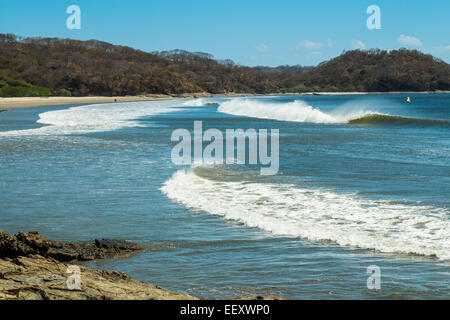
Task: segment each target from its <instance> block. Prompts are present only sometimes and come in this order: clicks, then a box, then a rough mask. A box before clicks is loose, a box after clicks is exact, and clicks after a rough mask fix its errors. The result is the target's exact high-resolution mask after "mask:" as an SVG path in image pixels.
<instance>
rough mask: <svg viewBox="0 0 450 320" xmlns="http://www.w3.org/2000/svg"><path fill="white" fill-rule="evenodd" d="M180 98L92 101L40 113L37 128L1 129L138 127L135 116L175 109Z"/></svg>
mask: <svg viewBox="0 0 450 320" xmlns="http://www.w3.org/2000/svg"><path fill="white" fill-rule="evenodd" d="M181 103H182V102H180V101H140V102H123V103H103V104H90V105H84V106H78V107H72V108H68V109H62V110H55V111H48V112H44V113H41V114H39V120H38V121H37V122H38V123H40V124H44V125H45V126H43V127H40V128H36V129H27V130H13V131H5V132H0V135H3V136H5V135H67V134H83V133H91V132H103V131H114V130H119V129H122V128H126V127H139V126H142V124H141V123H140V122H139V121H136V120H135V119H137V118H140V117H144V116H149V115H155V114H160V113H166V112H170V111H176V110H177V109H176V106H179V105H180V104H181Z"/></svg>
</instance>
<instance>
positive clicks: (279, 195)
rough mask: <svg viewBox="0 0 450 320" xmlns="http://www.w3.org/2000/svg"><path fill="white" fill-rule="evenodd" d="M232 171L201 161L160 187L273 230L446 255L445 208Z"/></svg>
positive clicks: (449, 235)
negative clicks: (255, 178)
mask: <svg viewBox="0 0 450 320" xmlns="http://www.w3.org/2000/svg"><path fill="white" fill-rule="evenodd" d="M206 167H208V169H207V170H205V168H206ZM216 171H217V172H219V173H216ZM237 176H241V177H244V179H246V178H245V176H244V175H242V174H241V173H239V174H234V175H233V174H229V173H228V174H227V173H226V170H224V169H223V166H220V165H209V166H205V165H202V166H198V167H193V168H192V169H190V170H188V171H185V170H180V171H177V172H176V173H175V174H174V175H173V176H172V177H171V178H170V179H169V180H167V181H166V182H165V183H164V185H163V187H162V188H161V190H162V192H163V193H165V194H166V195H167V196H168V197H169V198H170V199H172V200H174V201H176V202H179V203H182V204H183V205H185V206H186V207H187V208H189V209H191V210H201V211H206V212H208V213H210V214H214V215H218V216H221V217H223V218H225V219H227V220H234V221H239V222H242V223H244V224H246V225H247V226H249V227H257V228H260V229H262V230H265V231H267V232H271V233H272V234H275V235H280V236H290V237H299V238H303V239H308V240H311V241H332V242H335V243H337V244H339V245H342V246H352V247H358V248H363V249H374V250H378V251H380V252H386V253H408V254H417V255H425V256H435V257H437V258H438V259H440V260H450V222H449V220H448V215H449V210H448V209H445V208H433V207H427V206H413V205H406V204H394V203H390V202H388V201H375V200H370V199H365V198H362V197H359V196H357V195H354V194H339V193H335V192H331V191H326V190H320V189H309V188H302V187H298V186H296V185H291V184H277V183H261V182H258V181H256V182H255V181H252V179H249V180H246V181H243V180H239V179H237ZM250 176H251V174H250Z"/></svg>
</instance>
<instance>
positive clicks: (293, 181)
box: [0, 94, 450, 299]
mask: <svg viewBox="0 0 450 320" xmlns="http://www.w3.org/2000/svg"><path fill="white" fill-rule="evenodd" d="M404 98H405V96H404V95H365V96H308V97H306V96H304V97H248V98H232V99H229V98H210V99H194V100H174V101H154V102H130V103H115V104H95V105H83V106H80V105H71V106H63V107H39V108H32V109H22V110H11V111H7V112H2V113H0V152H1V157H0V168H1V171H0V176H1V182H0V228H2V229H3V230H5V231H7V232H11V233H15V232H17V231H19V230H25V231H30V230H38V231H39V232H40V233H41V234H43V235H44V236H46V237H49V238H52V239H59V240H89V239H92V238H96V237H108V238H122V239H130V240H134V241H137V242H139V243H141V244H143V245H144V247H145V250H144V252H142V253H138V254H136V255H134V256H132V257H130V258H126V259H118V260H105V261H95V262H89V263H87V265H88V266H91V267H96V268H103V269H115V270H120V271H123V272H126V273H129V274H130V275H131V276H133V277H134V278H137V279H141V280H146V281H151V282H153V283H156V284H159V285H161V286H163V287H166V288H168V289H171V290H176V291H182V292H187V293H190V294H194V295H197V296H199V297H203V298H230V297H236V296H241V295H253V294H275V295H280V296H282V297H284V298H286V299H294V298H297V299H304V298H312V299H318V298H326V299H340V298H345V299H347V298H356V299H360V298H361V299H366V298H368V299H384V298H419V299H421V298H437V299H448V298H449V297H450V295H449V290H448V289H449V282H450V281H449V275H450V268H449V267H450V263H449V262H450V221H449V216H450V200H449V199H450V197H449V190H450V178H449V176H450V161H449V153H450V130H449V123H450V95H446V94H440V95H411V100H412V103H411V104H407V103H405V102H404ZM367 115H376V116H372V117H371V118H370V117H369V118H364V117H366V116H367ZM391 116H392V117H391ZM393 116H400V117H401V118H398V117H393ZM355 119H366V120H365V121H359V124H349V123H348V122H349V121H350V122H351V121H352V120H355ZM399 119H400V120H399ZM194 120H202V121H203V127H204V128H203V130H206V129H208V128H217V129H219V130H220V131H221V132H225V130H226V129H228V128H232V129H236V128H243V129H248V128H254V129H279V131H280V170H279V172H278V174H277V175H275V176H261V175H259V170H258V167H257V166H248V165H217V164H216V165H199V166H195V167H190V166H177V165H174V164H173V163H172V162H171V158H170V154H171V150H172V147H173V146H174V145H175V143H173V142H171V141H170V137H171V134H172V132H173V130H175V129H177V128H186V129H188V130H189V131H191V132H192V130H193V121H194ZM428 120H439V121H428ZM370 265H377V266H379V267H380V268H381V290H378V291H377V290H369V289H368V288H367V286H366V280H367V277H368V276H369V275H368V274H367V273H366V268H367V267H368V266H370Z"/></svg>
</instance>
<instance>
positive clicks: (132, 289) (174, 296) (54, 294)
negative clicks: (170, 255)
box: [0, 255, 195, 300]
mask: <svg viewBox="0 0 450 320" xmlns="http://www.w3.org/2000/svg"><path fill="white" fill-rule="evenodd" d="M78 267H79V268H80V269H79V271H80V272H79V279H80V282H79V288H73V286H72V287H71V286H70V285H69V284H68V281H70V279H69V278H70V277H71V276H73V269H72V272H68V271H71V269H69V265H68V264H66V263H62V262H59V261H57V260H55V259H53V258H45V257H42V256H40V255H29V256H26V257H24V256H19V257H17V258H3V259H0V299H2V300H5V299H8V300H11V299H14V300H16V299H20V300H22V299H23V300H130V299H132V300H178V299H187V300H192V299H195V298H194V297H192V296H190V295H187V294H182V293H174V292H170V291H168V290H164V289H162V288H160V287H158V286H155V285H152V284H150V283H146V282H142V281H138V280H134V279H132V278H130V277H129V276H128V275H126V274H125V273H122V272H118V271H99V270H92V269H89V268H85V267H83V266H78Z"/></svg>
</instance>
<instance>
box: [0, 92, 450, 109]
mask: <svg viewBox="0 0 450 320" xmlns="http://www.w3.org/2000/svg"><path fill="white" fill-rule="evenodd" d="M448 93H450V91H420V92H413V91H391V92H356V91H355V92H301V93H267V94H255V93H228V94H209V93H205V92H200V93H184V94H179V95H168V94H151V95H139V96H114V97H105V96H86V97H11V98H9V97H8V98H2V97H0V108H3V109H4V110H14V109H24V108H34V107H41V106H56V105H68V104H77V103H104V102H131V101H156V100H172V99H186V98H209V97H244V96H338V95H339V96H340V95H342V96H344V95H381V94H405V95H407V94H408V95H411V94H448Z"/></svg>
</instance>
